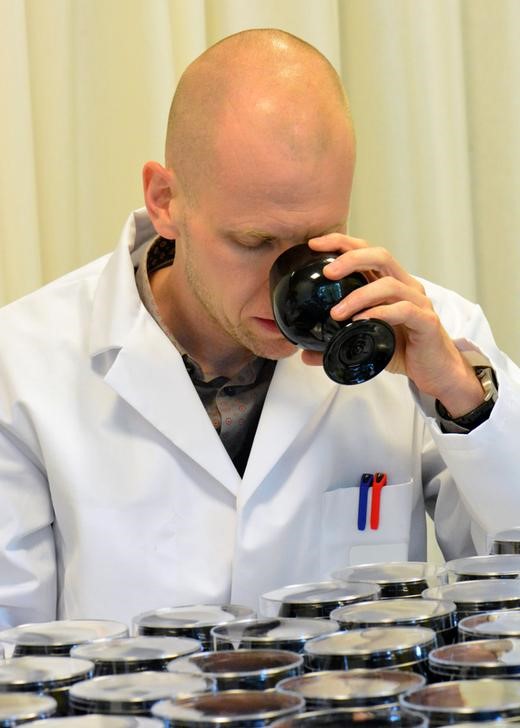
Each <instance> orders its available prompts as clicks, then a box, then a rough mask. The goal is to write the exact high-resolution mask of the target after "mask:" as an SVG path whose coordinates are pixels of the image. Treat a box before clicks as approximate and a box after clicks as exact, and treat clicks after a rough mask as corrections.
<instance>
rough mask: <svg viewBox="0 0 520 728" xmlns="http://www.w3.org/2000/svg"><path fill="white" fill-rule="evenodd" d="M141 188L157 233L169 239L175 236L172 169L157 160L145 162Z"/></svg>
mask: <svg viewBox="0 0 520 728" xmlns="http://www.w3.org/2000/svg"><path fill="white" fill-rule="evenodd" d="M143 188H144V201H145V204H146V209H147V210H148V215H149V216H150V220H151V221H152V225H153V226H154V228H155V230H156V231H157V233H158V234H159V235H161V236H162V237H163V238H167V239H169V240H173V239H175V238H177V237H178V235H179V229H178V227H177V224H176V216H175V215H174V214H173V212H174V211H173V206H172V202H173V201H174V199H175V197H177V194H178V185H177V180H176V177H175V174H174V172H173V170H171V169H166V167H163V166H162V164H159V162H147V163H146V164H145V165H144V167H143Z"/></svg>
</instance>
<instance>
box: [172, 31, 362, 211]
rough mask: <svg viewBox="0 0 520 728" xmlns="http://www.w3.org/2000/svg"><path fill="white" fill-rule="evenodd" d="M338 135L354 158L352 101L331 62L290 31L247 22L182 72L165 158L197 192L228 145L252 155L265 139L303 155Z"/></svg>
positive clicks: (289, 154) (324, 148) (279, 149)
mask: <svg viewBox="0 0 520 728" xmlns="http://www.w3.org/2000/svg"><path fill="white" fill-rule="evenodd" d="M345 140H347V143H345ZM338 143H339V144H340V145H341V148H342V149H345V148H346V147H348V149H349V151H348V154H349V156H350V162H352V161H353V157H354V134H353V130H352V124H351V119H350V113H349V107H348V102H347V98H346V96H345V93H344V90H343V87H342V84H341V81H340V79H339V77H338V74H337V73H336V71H335V70H334V68H333V66H332V65H331V64H330V63H329V61H328V60H327V59H326V58H325V56H323V55H322V54H321V53H320V52H319V51H317V50H316V49H315V48H313V47H312V46H311V45H309V44H308V43H306V42H305V41H303V40H301V39H299V38H296V37H295V36H293V35H290V34H289V33H285V32H283V31H279V30H248V31H243V32H241V33H237V34H235V35H232V36H229V37H228V38H225V39H224V40H222V41H220V42H219V43H217V44H216V45H214V46H212V47H211V48H209V49H208V50H207V51H205V52H204V53H203V54H202V55H201V56H199V57H198V58H197V59H196V60H195V61H194V62H193V63H192V64H191V65H190V66H189V67H188V68H187V69H186V71H185V72H184V74H183V75H182V77H181V79H180V81H179V84H178V87H177V90H176V92H175V96H174V99H173V102H172V106H171V109H170V115H169V119H168V131H167V137H166V165H167V167H169V168H171V169H173V170H174V172H175V174H176V176H177V178H178V180H179V183H180V185H181V187H182V188H183V191H184V192H185V193H186V195H187V197H190V198H192V199H195V198H196V197H197V194H198V191H199V189H200V186H201V185H203V184H204V183H206V184H211V181H212V179H214V178H215V174H216V173H217V170H218V165H219V164H222V162H223V160H224V159H225V157H226V155H229V153H230V150H231V151H232V150H235V151H237V153H238V152H240V153H241V154H244V155H245V156H246V157H248V156H249V157H250V158H252V157H254V154H255V153H258V149H257V147H258V145H262V144H263V145H264V146H265V145H268V148H269V149H271V150H275V152H276V154H278V155H282V156H283V157H286V158H289V159H290V158H295V159H299V160H301V159H302V158H309V159H312V157H315V156H319V155H323V154H327V153H331V152H332V153H334V147H335V146H337V145H338Z"/></svg>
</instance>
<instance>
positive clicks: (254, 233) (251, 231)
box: [223, 222, 345, 242]
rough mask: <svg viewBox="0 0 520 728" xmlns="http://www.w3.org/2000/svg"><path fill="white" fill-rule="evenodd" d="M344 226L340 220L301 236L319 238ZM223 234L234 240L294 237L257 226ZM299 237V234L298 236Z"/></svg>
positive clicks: (285, 238) (263, 240) (271, 240)
mask: <svg viewBox="0 0 520 728" xmlns="http://www.w3.org/2000/svg"><path fill="white" fill-rule="evenodd" d="M344 226H345V223H344V222H340V223H338V224H337V225H331V227H329V228H327V229H326V230H323V231H320V232H319V233H314V234H312V235H310V234H309V235H304V236H301V237H302V238H303V239H304V240H310V238H319V237H321V236H322V235H329V234H330V233H335V232H339V231H340V230H341V229H342V228H343V227H344ZM223 232H224V235H225V236H226V237H232V238H235V239H236V240H240V239H243V238H251V239H253V240H258V241H262V242H277V241H279V240H287V239H288V238H290V237H296V236H284V235H273V234H272V233H269V232H266V231H264V230H259V229H257V228H248V229H247V230H225V231H223ZM298 237H300V236H298Z"/></svg>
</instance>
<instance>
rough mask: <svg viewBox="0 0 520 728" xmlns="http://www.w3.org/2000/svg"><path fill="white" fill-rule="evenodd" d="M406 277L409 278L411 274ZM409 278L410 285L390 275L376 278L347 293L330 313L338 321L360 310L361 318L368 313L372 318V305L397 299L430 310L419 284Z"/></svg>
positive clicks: (394, 301) (389, 302)
mask: <svg viewBox="0 0 520 728" xmlns="http://www.w3.org/2000/svg"><path fill="white" fill-rule="evenodd" d="M408 277H409V278H411V276H408ZM411 280H412V285H409V284H408V283H403V282H401V281H400V280H398V279H397V278H393V277H391V276H385V277H384V278H377V279H376V280H374V281H373V282H371V283H368V284H367V285H366V286H361V287H360V288H357V289H356V290H355V291H352V293H349V295H348V296H347V297H346V298H344V299H343V300H342V301H341V302H340V303H338V304H337V305H336V306H334V307H333V308H332V309H331V311H330V315H331V316H332V318H334V319H336V320H338V321H341V320H342V319H345V318H351V317H353V316H354V315H355V314H360V313H361V312H363V318H367V317H368V316H369V315H370V316H371V317H372V318H373V317H374V313H373V310H374V306H381V305H388V304H393V303H397V302H399V301H403V302H407V303H410V304H411V305H413V306H416V307H418V308H424V309H425V310H429V311H431V310H432V305H431V303H430V300H429V299H428V298H427V297H426V296H425V295H424V292H423V288H422V286H421V285H420V284H418V285H417V286H416V285H414V283H415V279H412V278H411Z"/></svg>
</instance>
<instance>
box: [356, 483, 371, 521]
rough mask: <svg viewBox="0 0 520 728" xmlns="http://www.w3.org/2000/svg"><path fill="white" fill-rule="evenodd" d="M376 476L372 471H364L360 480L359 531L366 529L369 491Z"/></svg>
mask: <svg viewBox="0 0 520 728" xmlns="http://www.w3.org/2000/svg"><path fill="white" fill-rule="evenodd" d="M373 480H374V476H373V475H372V473H363V475H362V476H361V480H360V481H359V504H358V516H357V527H358V531H364V530H365V527H366V525H367V510H368V491H369V489H370V487H371V485H372V482H373Z"/></svg>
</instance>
